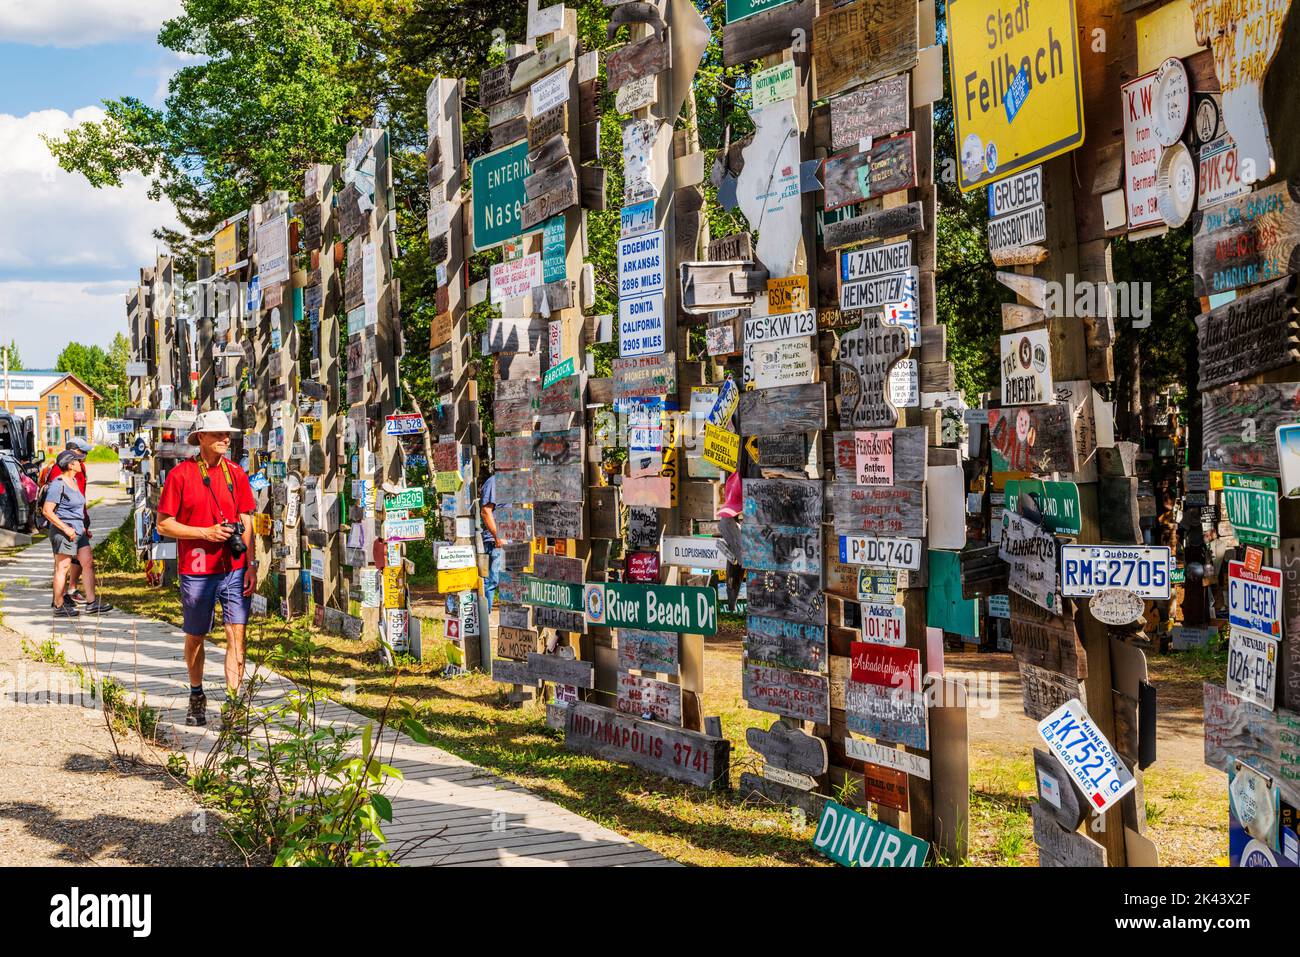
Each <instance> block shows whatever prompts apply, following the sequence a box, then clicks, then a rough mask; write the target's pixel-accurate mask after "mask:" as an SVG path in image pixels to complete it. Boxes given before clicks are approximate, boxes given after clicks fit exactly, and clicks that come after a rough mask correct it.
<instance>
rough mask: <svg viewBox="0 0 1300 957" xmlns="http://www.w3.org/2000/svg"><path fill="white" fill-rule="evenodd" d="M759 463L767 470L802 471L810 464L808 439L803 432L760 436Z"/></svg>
mask: <svg viewBox="0 0 1300 957" xmlns="http://www.w3.org/2000/svg"><path fill="white" fill-rule="evenodd" d="M758 461H759V464H760V465H762V467H763V468H765V469H768V468H773V469H800V470H802V469H803V468H804V466H805V465H806V464H807V462H808V437H807V436H806V435H804V433H802V432H786V433H782V434H781V435H760V436H759V437H758Z"/></svg>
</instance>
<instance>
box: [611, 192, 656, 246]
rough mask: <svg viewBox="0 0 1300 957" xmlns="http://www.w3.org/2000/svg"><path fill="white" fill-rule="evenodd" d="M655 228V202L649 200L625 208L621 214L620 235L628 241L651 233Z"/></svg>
mask: <svg viewBox="0 0 1300 957" xmlns="http://www.w3.org/2000/svg"><path fill="white" fill-rule="evenodd" d="M654 226H655V201H654V200H653V199H647V200H645V201H644V202H641V203H636V204H635V205H632V206H624V207H623V209H622V212H621V213H620V214H619V226H618V235H619V236H620V238H623V239H626V238H628V237H629V236H637V235H640V234H641V233H644V232H649V231H650V230H652V229H654Z"/></svg>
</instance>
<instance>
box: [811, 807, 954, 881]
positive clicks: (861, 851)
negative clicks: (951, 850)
mask: <svg viewBox="0 0 1300 957" xmlns="http://www.w3.org/2000/svg"><path fill="white" fill-rule="evenodd" d="M813 847H814V848H816V849H817V850H818V851H820V852H821V853H822V854H825V855H826V856H827V857H829V858H830V859H831V860H832V861H834V862H835V863H836V864H840V865H842V866H844V867H924V866H925V856H926V854H928V853H929V852H930V845H929V844H928V843H927V842H926V841H923V840H921V839H920V838H919V837H913V836H912V835H911V834H908V833H906V832H904V831H900V830H898V829H897V828H893V827H890V826H889V825H888V824H883V823H881V822H880V821H877V820H876V819H875V818H873V817H867V815H865V814H859V813H858V812H857V811H853V810H850V809H849V808H846V807H845V806H844V805H843V804H840V803H838V802H837V801H827V802H826V803H825V805H823V806H822V816H821V820H819V821H818V822H817V831H816V833H815V834H813Z"/></svg>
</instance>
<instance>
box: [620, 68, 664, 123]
mask: <svg viewBox="0 0 1300 957" xmlns="http://www.w3.org/2000/svg"><path fill="white" fill-rule="evenodd" d="M658 96H659V77H658V75H652V76H643V77H639V78H638V79H635V80H629V81H628V82H626V83H624V84H623V85H622V86H620V87H619V88H618V92H617V93H616V94H615V96H614V108H615V109H616V110H618V111H619V112H620V113H623V114H630V113H634V112H636V111H637V110H639V109H643V108H644V107H647V106H650V105H651V104H652V103H654V101H655V99H656V98H657V97H658Z"/></svg>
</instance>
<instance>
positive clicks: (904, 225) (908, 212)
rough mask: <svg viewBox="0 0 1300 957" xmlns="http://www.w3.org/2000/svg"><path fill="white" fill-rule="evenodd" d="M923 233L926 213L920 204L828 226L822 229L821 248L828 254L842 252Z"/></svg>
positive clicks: (870, 214) (857, 217) (871, 213)
mask: <svg viewBox="0 0 1300 957" xmlns="http://www.w3.org/2000/svg"><path fill="white" fill-rule="evenodd" d="M924 229H925V211H924V209H923V207H922V205H921V203H919V202H912V203H907V204H906V205H903V206H891V207H889V208H888V209H877V210H873V211H871V212H868V213H863V214H862V215H861V216H854V217H852V218H851V219H841V220H838V221H836V222H828V223H826V224H825V225H823V227H822V245H823V247H824V248H825V249H828V250H831V249H840V248H841V247H844V246H853V245H856V244H858V243H869V242H876V241H878V240H881V239H886V238H888V237H890V236H910V235H912V234H913V233H919V232H922V231H924Z"/></svg>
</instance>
